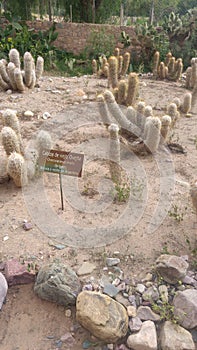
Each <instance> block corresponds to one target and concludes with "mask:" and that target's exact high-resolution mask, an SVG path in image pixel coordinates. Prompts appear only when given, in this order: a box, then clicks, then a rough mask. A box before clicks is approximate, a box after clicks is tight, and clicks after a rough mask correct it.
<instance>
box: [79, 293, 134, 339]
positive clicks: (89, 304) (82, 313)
mask: <svg viewBox="0 0 197 350" xmlns="http://www.w3.org/2000/svg"><path fill="white" fill-rule="evenodd" d="M76 318H77V321H78V322H79V323H80V324H81V325H82V326H83V327H84V328H86V329H87V330H88V331H90V332H91V333H92V334H93V335H94V336H95V337H97V338H99V339H101V340H104V341H106V342H108V343H114V342H116V341H117V340H118V339H120V338H122V337H124V336H125V335H126V333H127V330H128V315H127V311H126V309H125V308H124V306H122V305H121V304H120V303H118V302H116V301H115V300H114V299H112V298H110V297H109V296H108V295H105V294H101V293H98V292H91V291H83V292H81V293H80V294H79V295H78V297H77V303H76Z"/></svg>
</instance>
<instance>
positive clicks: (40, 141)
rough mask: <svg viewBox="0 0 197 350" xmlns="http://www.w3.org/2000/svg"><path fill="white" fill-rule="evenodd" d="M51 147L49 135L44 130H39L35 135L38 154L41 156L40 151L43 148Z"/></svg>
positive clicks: (48, 148)
mask: <svg viewBox="0 0 197 350" xmlns="http://www.w3.org/2000/svg"><path fill="white" fill-rule="evenodd" d="M51 147H52V140H51V135H50V134H49V133H48V132H47V131H45V130H40V131H39V133H38V135H37V137H36V149H37V150H38V154H39V156H42V152H43V151H44V150H50V149H51Z"/></svg>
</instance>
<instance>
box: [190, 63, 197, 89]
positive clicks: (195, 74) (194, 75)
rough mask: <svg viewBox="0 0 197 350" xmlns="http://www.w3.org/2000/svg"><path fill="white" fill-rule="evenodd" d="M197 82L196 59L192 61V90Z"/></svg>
mask: <svg viewBox="0 0 197 350" xmlns="http://www.w3.org/2000/svg"><path fill="white" fill-rule="evenodd" d="M196 81H197V62H196V60H195V59H192V60H191V77H190V88H192V89H193V88H194V85H195V84H196Z"/></svg>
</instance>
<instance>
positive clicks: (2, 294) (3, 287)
mask: <svg viewBox="0 0 197 350" xmlns="http://www.w3.org/2000/svg"><path fill="white" fill-rule="evenodd" d="M7 290H8V284H7V281H6V279H5V277H4V275H3V274H2V273H1V272H0V310H1V308H2V305H3V302H4V300H5V298H6V295H7Z"/></svg>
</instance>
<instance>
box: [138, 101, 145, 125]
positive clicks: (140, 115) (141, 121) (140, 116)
mask: <svg viewBox="0 0 197 350" xmlns="http://www.w3.org/2000/svg"><path fill="white" fill-rule="evenodd" d="M144 111H145V102H143V101H139V102H138V104H137V126H138V127H139V128H140V129H141V130H142V131H143V129H144V119H145V117H144Z"/></svg>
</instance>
